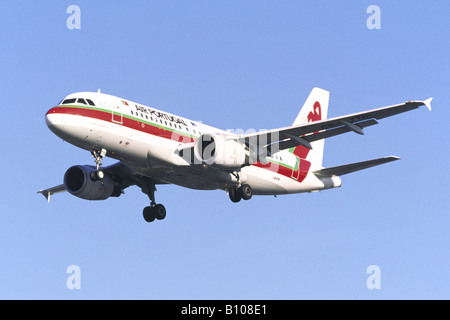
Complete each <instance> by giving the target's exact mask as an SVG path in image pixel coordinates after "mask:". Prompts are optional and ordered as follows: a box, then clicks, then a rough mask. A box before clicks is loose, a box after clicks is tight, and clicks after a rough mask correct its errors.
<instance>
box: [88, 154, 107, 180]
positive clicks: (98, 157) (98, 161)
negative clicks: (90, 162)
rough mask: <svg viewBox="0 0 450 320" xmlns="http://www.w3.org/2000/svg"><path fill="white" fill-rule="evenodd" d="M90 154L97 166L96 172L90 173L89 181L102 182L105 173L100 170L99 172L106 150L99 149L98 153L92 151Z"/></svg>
mask: <svg viewBox="0 0 450 320" xmlns="http://www.w3.org/2000/svg"><path fill="white" fill-rule="evenodd" d="M91 154H92V157H94V159H95V163H96V166H97V171H92V172H91V180H92V181H97V180H102V179H103V178H104V177H105V173H104V172H103V171H102V170H100V168H101V166H102V161H103V157H104V156H106V150H105V149H101V150H100V151H97V150H93V151H91Z"/></svg>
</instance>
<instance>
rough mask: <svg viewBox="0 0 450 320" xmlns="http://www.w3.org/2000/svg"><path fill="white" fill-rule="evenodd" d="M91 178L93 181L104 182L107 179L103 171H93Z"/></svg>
mask: <svg viewBox="0 0 450 320" xmlns="http://www.w3.org/2000/svg"><path fill="white" fill-rule="evenodd" d="M90 177H91V180H92V181H97V180H102V179H103V178H104V177H105V173H104V172H103V171H101V170H97V171H92V172H91V174H90Z"/></svg>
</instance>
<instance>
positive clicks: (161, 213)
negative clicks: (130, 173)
mask: <svg viewBox="0 0 450 320" xmlns="http://www.w3.org/2000/svg"><path fill="white" fill-rule="evenodd" d="M142 191H143V192H144V193H146V194H147V195H148V197H149V198H150V201H151V202H150V206H148V207H145V208H144V210H143V212H142V214H143V216H144V220H145V221H147V222H153V221H155V219H156V220H163V219H164V218H165V217H166V208H165V207H164V206H163V205H162V204H156V201H155V191H156V187H155V181H154V180H153V179H145V182H144V185H143V188H142Z"/></svg>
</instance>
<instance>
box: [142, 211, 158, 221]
mask: <svg viewBox="0 0 450 320" xmlns="http://www.w3.org/2000/svg"><path fill="white" fill-rule="evenodd" d="M154 209H155V208H154V207H145V208H144V211H143V212H142V214H143V216H144V220H145V221H147V222H153V221H155V219H156V215H155V210H154Z"/></svg>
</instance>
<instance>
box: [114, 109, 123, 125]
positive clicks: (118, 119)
mask: <svg viewBox="0 0 450 320" xmlns="http://www.w3.org/2000/svg"><path fill="white" fill-rule="evenodd" d="M112 122H115V123H120V124H122V123H123V115H122V109H121V107H120V105H116V106H115V107H113V109H112Z"/></svg>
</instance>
